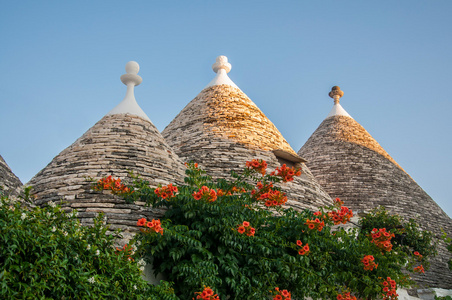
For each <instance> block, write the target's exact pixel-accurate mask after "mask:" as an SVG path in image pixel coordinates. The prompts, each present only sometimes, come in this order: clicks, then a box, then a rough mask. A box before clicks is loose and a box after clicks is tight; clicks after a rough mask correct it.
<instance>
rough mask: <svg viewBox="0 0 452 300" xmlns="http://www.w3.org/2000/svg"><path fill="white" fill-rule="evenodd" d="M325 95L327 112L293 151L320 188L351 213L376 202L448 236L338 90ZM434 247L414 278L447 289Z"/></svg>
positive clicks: (450, 277)
mask: <svg viewBox="0 0 452 300" xmlns="http://www.w3.org/2000/svg"><path fill="white" fill-rule="evenodd" d="M339 92H341V94H340V93H339ZM331 93H332V95H331ZM331 93H330V96H332V97H335V98H337V99H335V100H337V101H335V102H336V103H335V105H334V107H333V109H332V111H331V112H330V114H329V115H328V116H327V118H326V119H325V120H324V121H323V122H322V123H321V124H320V126H319V127H318V128H317V130H316V131H315V132H314V133H313V134H312V135H311V137H310V138H309V139H308V141H307V142H306V143H305V144H304V145H303V147H302V148H301V149H300V151H298V154H299V155H300V156H303V157H304V158H305V159H306V160H307V162H306V164H307V165H308V167H309V168H310V170H311V171H312V174H314V176H315V178H316V179H317V180H318V182H319V183H320V184H321V185H322V187H324V188H325V190H326V191H327V192H328V193H329V194H330V196H331V197H333V198H335V197H339V198H341V200H343V201H344V202H345V204H346V205H347V206H348V207H350V208H352V209H353V211H359V212H367V211H369V210H371V209H372V208H375V207H377V206H379V205H382V206H384V207H386V209H388V210H389V211H390V212H391V213H393V214H399V215H401V216H402V217H404V218H406V219H409V218H416V217H418V223H419V224H420V225H421V226H422V227H423V228H424V229H427V230H429V231H432V232H434V233H435V234H436V236H437V237H439V236H441V230H440V229H441V228H444V229H445V230H446V231H447V232H448V233H449V235H450V234H452V221H451V219H450V218H449V217H448V216H447V215H446V213H445V212H444V211H443V210H442V209H441V208H440V207H439V206H438V205H437V204H436V203H435V201H433V199H432V198H431V197H430V196H429V195H428V194H427V193H426V192H425V191H424V190H423V189H422V188H421V187H420V186H419V185H418V184H417V183H416V182H415V181H414V180H413V179H412V178H411V177H410V176H409V175H408V174H407V173H406V172H405V171H404V170H403V169H402V168H401V167H400V166H399V165H398V164H397V163H396V162H395V161H394V159H393V158H392V157H391V156H389V154H388V153H387V152H386V151H385V150H384V149H383V148H382V147H381V146H380V145H379V144H378V142H377V141H376V140H375V139H374V138H373V137H372V136H371V135H370V134H369V133H368V132H367V131H366V130H365V129H364V128H363V127H362V126H361V125H360V124H359V123H358V122H356V121H355V120H354V119H353V118H352V117H350V115H348V113H347V112H345V110H344V109H343V108H342V107H341V106H340V104H339V98H340V96H342V95H343V92H342V91H340V89H339V88H338V87H334V88H333V91H332V92H331ZM338 95H339V97H337V96H338ZM438 250H439V254H438V256H437V257H436V258H435V259H434V260H433V261H432V265H431V268H430V270H429V271H426V274H425V276H416V277H415V278H416V280H417V281H418V282H419V283H420V285H421V286H424V287H428V286H430V287H440V288H447V289H451V288H452V272H450V271H449V270H448V267H447V261H448V259H449V258H450V253H449V252H448V251H447V250H446V249H445V245H444V243H443V242H440V244H439V249H438Z"/></svg>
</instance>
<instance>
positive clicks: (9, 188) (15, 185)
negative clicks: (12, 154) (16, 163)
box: [0, 155, 22, 195]
mask: <svg viewBox="0 0 452 300" xmlns="http://www.w3.org/2000/svg"><path fill="white" fill-rule="evenodd" d="M21 186H22V182H21V181H20V179H19V178H18V177H17V176H16V175H14V173H13V172H12V171H11V169H10V168H9V166H8V164H7V163H6V162H5V160H4V159H3V157H2V156H1V155H0V189H2V190H3V193H4V194H5V195H17V194H18V193H19V192H18V190H19V188H20V187H21Z"/></svg>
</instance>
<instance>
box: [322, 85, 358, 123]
mask: <svg viewBox="0 0 452 300" xmlns="http://www.w3.org/2000/svg"><path fill="white" fill-rule="evenodd" d="M328 96H330V97H331V98H333V99H334V106H333V108H332V109H331V111H330V112H329V114H328V115H327V116H326V118H325V119H328V118H330V117H334V116H345V117H350V118H352V116H350V115H349V114H348V112H346V111H345V109H344V108H343V107H342V106H341V105H340V104H339V99H340V98H341V97H342V96H344V92H343V91H341V88H340V87H338V86H337V85H335V86H333V87H332V88H331V92H329V93H328ZM352 119H353V118H352Z"/></svg>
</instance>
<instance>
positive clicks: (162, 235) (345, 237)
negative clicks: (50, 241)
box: [110, 160, 434, 299]
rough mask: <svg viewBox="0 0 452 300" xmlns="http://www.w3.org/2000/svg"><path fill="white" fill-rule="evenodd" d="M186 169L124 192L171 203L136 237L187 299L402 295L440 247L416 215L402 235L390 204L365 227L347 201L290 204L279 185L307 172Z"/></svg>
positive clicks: (142, 252)
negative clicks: (224, 175) (177, 178)
mask: <svg viewBox="0 0 452 300" xmlns="http://www.w3.org/2000/svg"><path fill="white" fill-rule="evenodd" d="M186 175H187V176H186V178H185V185H181V186H177V187H176V186H174V185H168V186H160V187H159V188H157V189H154V188H150V187H149V183H148V182H146V181H145V180H142V179H140V178H139V177H134V179H133V181H132V182H130V183H129V184H128V185H127V188H128V191H129V192H128V193H126V194H125V195H124V197H125V199H126V200H127V201H130V202H133V201H137V200H140V201H145V202H146V203H147V204H148V205H151V206H153V207H167V208H168V210H167V211H166V213H165V216H164V217H163V218H162V219H161V220H146V219H140V220H137V226H139V227H140V228H141V231H142V233H141V234H139V235H137V236H136V238H135V240H134V241H132V243H135V244H139V245H140V246H139V247H138V248H137V251H136V254H135V255H136V257H143V258H144V259H145V260H146V261H147V262H148V263H152V265H153V268H154V270H155V272H156V273H161V274H164V275H165V276H166V278H167V280H168V281H170V282H172V283H173V284H174V285H173V286H174V291H175V294H176V295H177V296H178V297H179V298H180V299H192V298H196V299H291V298H292V297H293V298H295V299H303V298H304V297H311V298H313V299H356V298H357V297H358V298H365V299H375V298H378V297H380V298H384V299H396V298H397V295H396V288H399V287H404V286H408V285H410V284H411V283H412V282H411V281H410V277H409V275H408V274H406V272H405V273H404V272H402V271H403V270H404V266H405V265H406V264H414V262H417V263H424V264H425V262H426V258H427V257H428V256H430V255H432V254H434V253H433V251H429V250H428V247H429V245H430V244H431V240H429V238H428V237H429V235H428V234H426V233H421V232H420V230H419V229H418V227H417V225H416V224H415V222H414V221H410V222H408V223H405V224H403V225H401V226H403V229H404V231H403V234H405V235H404V236H403V242H402V240H401V238H400V234H402V233H401V231H400V230H401V228H400V226H399V225H400V224H399V223H400V222H398V221H394V220H393V219H392V217H391V216H390V215H388V214H387V213H386V212H383V210H380V211H376V212H373V213H371V214H369V215H368V216H367V217H365V218H364V219H363V221H362V222H361V225H362V227H361V229H358V228H353V227H350V226H348V227H347V226H345V225H347V224H348V222H349V220H350V218H351V217H352V216H353V212H352V210H350V209H349V208H347V207H346V206H345V205H344V203H342V201H341V200H340V199H336V200H335V201H334V204H333V205H331V206H330V207H322V208H320V209H319V211H316V212H311V211H309V210H303V211H296V210H294V209H292V208H285V207H283V204H285V203H286V202H287V195H286V194H285V193H284V192H282V191H281V189H280V188H279V186H280V185H281V184H284V182H290V181H292V180H293V177H294V176H299V175H300V170H299V169H295V168H289V167H287V166H285V165H283V166H281V167H280V168H278V169H276V170H275V171H273V172H271V173H269V172H267V164H266V162H265V161H262V160H252V161H250V162H247V164H246V167H245V169H244V171H243V173H242V174H236V173H232V179H231V180H225V179H220V180H212V178H211V177H210V176H208V175H206V173H205V172H204V171H203V170H201V169H200V168H199V167H198V166H197V164H194V163H189V164H187V170H186ZM110 181H111V179H110ZM121 189H122V191H124V190H125V187H121ZM388 222H389V223H388ZM344 224H345V225H344ZM398 226H399V227H398ZM409 266H411V265H409ZM420 267H422V265H419V266H418V269H408V271H412V272H414V271H420V270H421V269H420ZM422 271H423V268H422Z"/></svg>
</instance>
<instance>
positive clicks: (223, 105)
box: [162, 56, 331, 209]
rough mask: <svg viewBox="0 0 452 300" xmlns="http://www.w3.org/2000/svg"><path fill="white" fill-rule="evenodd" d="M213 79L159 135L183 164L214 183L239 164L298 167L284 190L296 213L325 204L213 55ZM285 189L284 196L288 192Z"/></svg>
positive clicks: (290, 152)
mask: <svg viewBox="0 0 452 300" xmlns="http://www.w3.org/2000/svg"><path fill="white" fill-rule="evenodd" d="M212 68H213V70H214V72H215V73H216V77H215V78H214V79H213V80H212V81H211V82H210V83H209V84H208V85H207V86H206V87H205V88H204V89H203V90H202V91H201V92H200V93H199V94H198V96H196V98H194V99H193V100H192V101H191V102H190V103H189V104H188V105H187V106H186V107H185V108H184V109H183V110H182V111H181V112H180V113H179V114H178V115H177V116H176V117H175V118H174V120H173V121H172V122H171V123H170V124H169V125H168V126H167V127H166V128H165V129H164V130H163V132H162V135H163V137H164V138H165V139H166V141H167V142H168V144H169V145H170V146H171V147H172V148H173V149H174V150H175V151H176V153H177V154H178V155H179V157H181V158H182V159H183V160H185V161H191V160H193V161H195V162H197V163H199V164H200V166H201V167H202V168H204V169H205V170H206V171H207V173H208V174H209V175H211V176H213V177H215V178H220V177H225V176H228V174H230V170H236V171H237V170H243V168H244V167H245V162H246V161H249V160H251V159H253V158H259V159H264V160H266V161H267V162H268V164H269V167H270V168H276V167H278V166H279V165H280V164H282V163H286V164H287V165H289V166H290V165H296V166H298V167H301V168H302V171H303V174H302V176H301V177H299V178H297V179H296V180H295V181H294V182H291V183H289V184H287V185H285V189H286V190H285V191H286V192H288V199H289V201H288V202H287V204H288V205H289V206H291V207H294V208H297V209H303V208H310V209H316V208H318V207H319V206H322V205H325V204H327V203H328V204H330V203H331V198H330V197H329V196H328V194H327V193H326V192H325V191H324V190H323V189H322V188H321V187H320V185H319V184H318V183H317V181H316V180H315V179H314V177H313V176H312V174H311V172H310V171H309V169H308V168H307V167H306V165H305V164H304V163H303V162H304V160H303V159H302V158H301V157H299V156H298V155H297V154H296V153H295V151H294V150H293V149H292V148H291V147H290V145H289V144H288V143H287V141H286V140H285V139H284V137H283V136H282V135H281V133H280V132H279V131H278V129H277V128H276V127H275V125H273V123H272V122H271V121H270V120H269V119H268V118H267V117H266V116H265V115H264V114H263V113H262V111H261V110H260V109H259V108H258V107H257V106H256V105H255V104H254V103H253V101H251V100H250V99H249V98H248V96H247V95H245V93H244V92H242V91H241V90H240V89H239V88H238V87H237V85H235V84H234V82H232V80H231V79H230V78H229V77H228V75H227V73H228V72H229V71H230V70H231V64H230V63H228V60H227V58H226V57H225V56H219V57H218V58H217V60H216V62H215V64H213V66H212ZM289 190H290V192H289Z"/></svg>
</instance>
